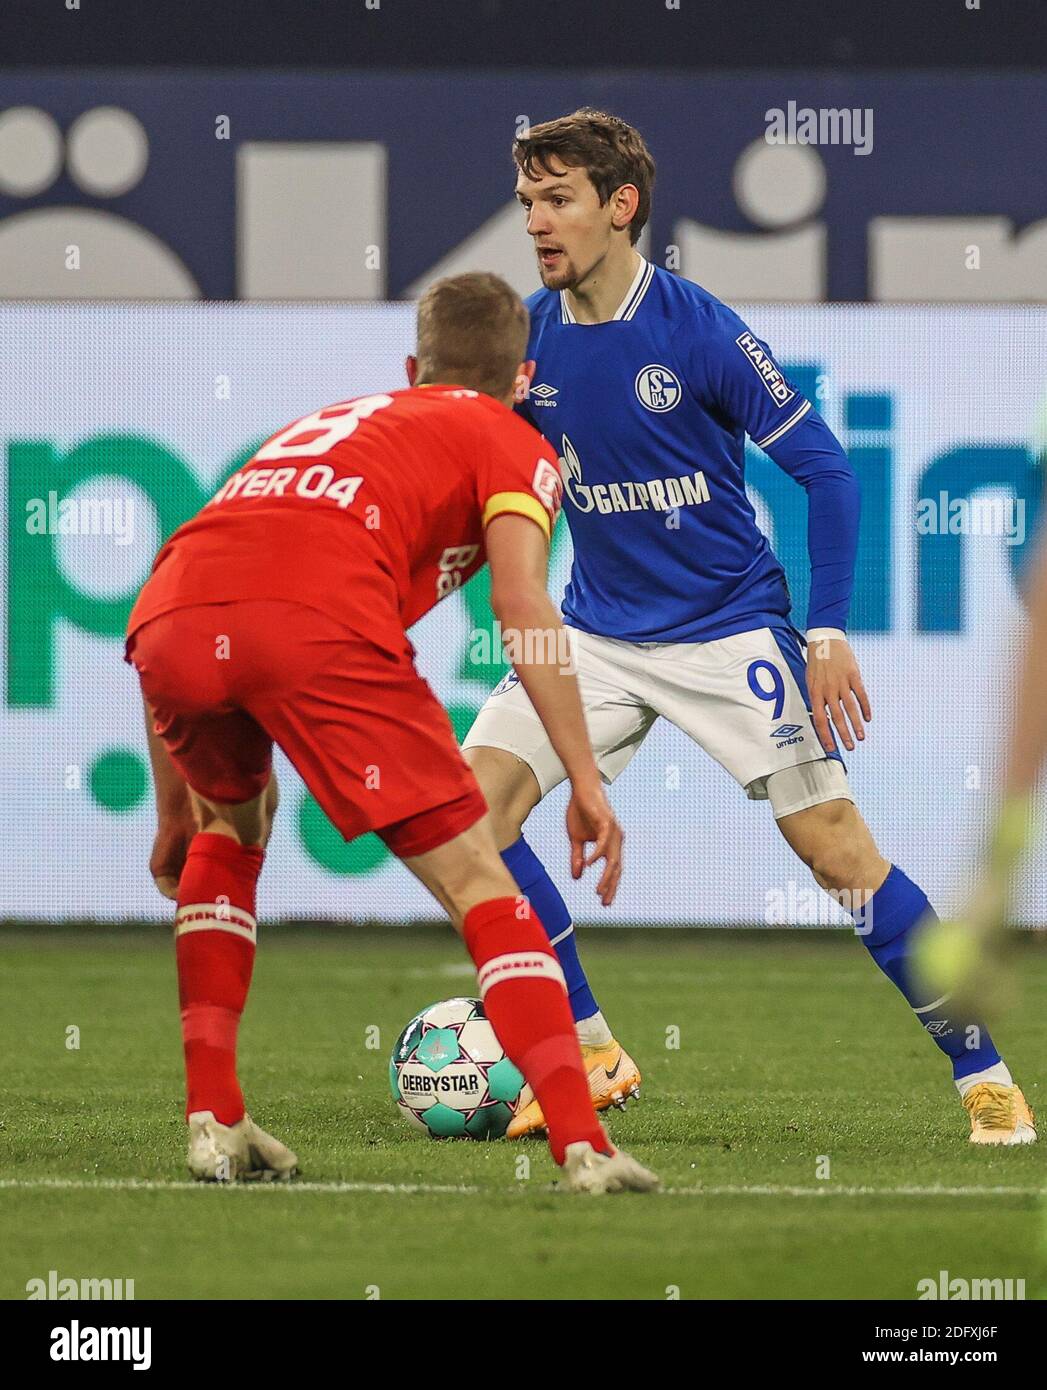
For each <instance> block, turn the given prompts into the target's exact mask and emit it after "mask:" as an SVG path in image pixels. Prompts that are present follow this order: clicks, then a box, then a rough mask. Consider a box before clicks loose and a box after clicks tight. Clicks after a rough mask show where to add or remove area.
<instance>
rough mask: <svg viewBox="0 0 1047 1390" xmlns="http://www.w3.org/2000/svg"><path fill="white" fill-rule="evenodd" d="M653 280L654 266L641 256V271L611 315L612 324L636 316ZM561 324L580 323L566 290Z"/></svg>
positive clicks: (563, 293) (561, 311) (639, 270)
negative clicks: (573, 311) (617, 320)
mask: <svg viewBox="0 0 1047 1390" xmlns="http://www.w3.org/2000/svg"><path fill="white" fill-rule="evenodd" d="M653 279H654V266H653V264H652V263H651V262H650V261H648V260H645V259H644V258H643V256H641V257H640V266H639V269H638V270H637V272H636V274H635V275H634V276H633V282H632V284H631V285H630V286H629V288H628V289H627V290H626V292H625V298H624V299H623V300H622V302H621V304H619V305H618V308H617V309H615V311H614V313H613V314H612V315H611V322H613V321H614V320H615V319H631V318H632V317H633V316H634V315H635V313H636V311H637V309H638V308H639V307H640V301H641V300H642V299H643V297H644V295H645V294H646V293H647V291H648V289H650V286H651V281H652V280H653ZM560 322H561V323H577V322H578V320H577V319H576V318H575V316H574V314H573V313H572V312H571V306H570V304H568V302H567V291H566V290H561V291H560ZM595 326H596V325H595V324H585V325H584V327H586V328H590V327H595Z"/></svg>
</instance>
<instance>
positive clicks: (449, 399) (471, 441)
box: [127, 386, 562, 652]
mask: <svg viewBox="0 0 1047 1390" xmlns="http://www.w3.org/2000/svg"><path fill="white" fill-rule="evenodd" d="M561 493H562V485H561V479H560V469H559V464H558V460H557V457H556V454H555V453H554V452H553V450H552V448H551V446H550V445H549V444H548V443H546V441H545V440H544V439H543V438H542V437H541V435H540V434H539V433H538V432H537V430H535V429H533V428H532V427H531V426H530V425H529V424H527V422H526V421H524V420H522V419H521V418H520V417H519V416H518V415H516V414H514V413H513V411H511V410H509V409H508V408H507V407H506V406H504V405H501V404H499V402H498V401H496V400H494V399H493V398H492V397H490V396H485V395H482V394H480V393H479V392H476V391H470V390H466V389H465V388H463V387H450V386H421V387H417V388H414V389H411V390H405V391H392V392H390V393H389V394H388V395H377V396H361V397H359V398H358V399H356V400H351V401H340V402H339V403H338V404H336V405H329V406H325V407H324V408H323V409H322V410H318V411H316V412H315V413H314V414H312V415H309V416H306V417H305V418H304V419H301V420H297V421H295V423H294V424H293V425H289V426H288V427H287V429H284V430H281V431H280V433H279V434H275V435H273V437H272V438H271V439H269V440H267V442H266V443H265V444H263V445H262V447H261V448H260V449H259V450H258V452H257V453H256V454H255V455H254V457H253V458H252V459H251V460H250V461H249V462H248V463H247V464H245V465H244V466H243V467H242V468H240V469H239V470H238V471H237V472H236V473H234V474H233V476H232V477H231V478H229V479H228V480H227V481H226V482H225V483H224V484H223V485H222V486H221V487H220V488H219V490H218V491H217V492H216V493H215V495H214V497H212V498H211V500H210V502H208V503H207V505H206V506H205V507H203V509H202V510H201V511H200V512H198V513H197V515H196V516H195V517H193V518H192V520H191V521H188V522H186V523H185V525H184V526H182V527H180V528H179V529H178V530H177V531H176V532H175V533H174V535H173V536H172V537H171V539H170V540H169V541H168V542H167V543H166V545H164V547H163V548H162V550H161V551H160V553H159V555H158V556H157V557H156V561H155V563H154V565H153V570H152V574H151V575H150V577H149V579H148V580H147V581H146V584H145V587H144V588H143V589H142V592H141V594H140V595H139V596H138V601H137V602H136V604H135V606H134V609H133V610H132V613H131V617H130V620H129V622H128V629H127V630H128V633H129V634H130V633H131V632H133V631H134V630H135V628H137V627H140V626H141V625H142V624H143V623H146V622H149V621H150V619H152V618H155V617H159V616H160V615H161V614H162V613H166V612H169V611H171V610H172V609H175V608H184V607H188V606H190V605H192V604H198V603H221V602H228V601H231V600H235V599H267V598H272V599H277V598H279V599H291V600H295V601H297V602H299V603H304V604H307V605H308V606H309V607H311V608H318V609H320V610H321V611H322V612H324V613H328V614H330V616H331V617H333V618H336V619H337V620H338V621H340V622H342V623H344V624H345V625H346V626H347V627H350V628H353V629H354V630H355V631H357V632H360V633H363V634H365V635H366V636H368V637H370V638H371V639H372V640H373V641H374V642H376V643H377V644H378V645H379V646H381V647H383V648H385V649H386V650H388V651H391V652H399V651H401V650H402V649H403V645H404V629H405V628H408V627H410V626H411V624H412V623H414V622H416V621H417V620H418V619H419V618H420V617H422V615H423V614H424V613H427V612H428V611H429V609H430V608H432V607H433V605H434V604H436V603H438V602H439V601H440V599H442V598H445V597H446V596H447V594H449V593H452V592H453V591H454V590H455V589H458V588H460V587H461V585H462V584H464V583H465V581H466V580H467V579H468V578H469V577H470V576H471V575H473V574H475V572H476V571H477V570H478V569H479V568H480V567H481V565H483V563H484V560H485V553H484V528H485V527H486V526H487V524H488V523H489V522H490V521H491V520H492V519H493V518H494V517H496V516H501V515H502V514H503V513H505V512H514V513H516V514H517V515H520V516H525V517H529V518H530V520H532V521H533V522H534V523H535V524H536V525H537V526H539V527H540V528H541V529H542V531H543V532H544V533H545V535H546V536H547V537H548V536H550V535H551V533H552V527H553V525H554V523H555V521H556V518H557V515H558V513H559V509H560V500H561Z"/></svg>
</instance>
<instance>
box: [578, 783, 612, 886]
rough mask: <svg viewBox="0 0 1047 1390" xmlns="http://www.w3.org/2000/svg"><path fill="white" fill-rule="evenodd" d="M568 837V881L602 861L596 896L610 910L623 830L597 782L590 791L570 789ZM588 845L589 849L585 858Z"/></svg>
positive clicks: (585, 788)
mask: <svg viewBox="0 0 1047 1390" xmlns="http://www.w3.org/2000/svg"><path fill="white" fill-rule="evenodd" d="M567 834H568V836H569V837H570V841H571V877H572V878H581V876H582V873H583V872H584V870H585V869H587V868H589V866H590V865H592V864H595V863H596V861H597V860H598V859H602V860H603V861H604V870H603V873H602V874H601V875H600V882H599V883H598V884H597V885H596V894H597V897H598V898H599V899H600V901H601V902H602V903H603V905H604V907H610V906H611V904H612V903H613V902H614V895H615V893H617V891H618V880H619V879H620V878H621V876H622V827H621V826H620V825H619V824H618V822H617V820H615V816H614V812H613V811H612V810H611V807H610V803H609V802H608V800H607V797H606V796H605V795H604V791H603V787H601V786H600V784H599V782H597V783H596V784H595V785H594V786H592V787H578V786H576V787H574V788H572V791H571V800H570V802H569V803H568V806H567ZM589 843H591V845H592V849H591V850H590V851H589V853H588V854H587V853H586V845H587V844H589Z"/></svg>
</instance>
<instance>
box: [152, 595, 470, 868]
mask: <svg viewBox="0 0 1047 1390" xmlns="http://www.w3.org/2000/svg"><path fill="white" fill-rule="evenodd" d="M127 658H128V660H130V661H131V662H132V663H133V664H134V666H135V669H136V670H137V671H138V675H139V678H140V680H141V683H142V692H143V694H144V695H145V697H146V699H147V700H148V701H149V703H150V705H151V706H152V708H153V711H154V713H155V715H156V729H157V733H158V734H159V735H160V736H161V738H162V739H163V741H164V744H165V745H166V747H167V750H168V752H169V753H170V755H171V759H172V761H173V762H174V764H175V766H176V767H177V768H178V770H179V772H180V773H181V774H182V776H183V777H184V778H185V780H186V781H187V782H188V783H189V785H190V786H191V787H192V788H193V789H194V791H196V792H198V793H199V794H200V795H201V796H203V797H205V798H206V799H207V800H208V801H217V802H223V803H237V802H242V801H250V800H252V798H254V797H256V796H258V795H259V794H260V793H261V792H262V791H263V790H264V789H265V786H266V784H267V783H268V781H269V774H270V769H271V766H272V750H273V744H274V743H277V744H279V746H280V747H281V748H282V749H283V751H284V752H285V753H286V754H287V756H288V758H289V759H290V760H291V762H292V763H293V764H294V766H295V767H296V768H297V770H298V772H299V774H300V775H301V777H302V780H303V781H304V782H305V784H306V786H307V787H308V788H309V790H310V791H311V792H312V794H313V796H315V798H316V800H317V801H318V802H319V804H320V805H321V806H322V807H323V809H324V811H325V812H326V813H327V816H328V818H329V820H330V821H331V822H332V824H333V825H335V826H336V827H337V828H338V830H339V831H340V832H341V834H342V836H343V837H344V838H345V839H346V840H352V839H355V838H356V836H357V835H362V834H363V833H364V832H365V831H367V830H374V831H376V832H377V833H378V834H379V835H380V836H381V838H382V839H383V840H384V841H385V843H386V844H387V845H388V846H389V848H390V849H391V850H392V851H393V853H394V854H397V855H399V856H400V858H406V857H409V856H411V855H415V854H424V853H425V852H426V851H427V850H430V849H435V848H436V847H437V846H438V845H442V844H445V843H446V842H447V841H448V840H451V839H453V838H454V836H455V835H459V834H461V832H462V831H463V830H467V829H468V828H469V826H471V825H474V824H475V823H476V821H478V820H479V819H480V817H481V816H483V815H484V814H485V812H486V810H487V803H486V802H485V801H484V798H483V793H482V792H481V791H480V788H479V786H478V784H477V782H476V779H475V777H474V776H473V774H472V772H471V770H470V769H469V767H468V765H467V764H466V762H465V760H464V758H463V757H462V755H461V753H460V752H459V751H458V744H457V741H456V740H455V736H454V731H453V730H452V728H451V721H450V720H449V719H448V717H447V713H446V711H445V710H444V708H443V706H442V705H441V704H440V702H439V701H438V700H437V698H436V696H435V695H434V694H433V692H432V690H431V689H430V688H429V686H428V685H427V684H426V682H425V681H424V680H422V678H421V676H419V675H418V673H417V671H416V670H415V669H414V662H413V653H412V649H411V646H410V643H409V642H408V641H407V638H406V637H405V638H404V647H403V651H402V652H401V653H400V654H399V655H398V656H391V655H390V654H389V653H387V652H385V651H382V650H381V648H379V647H376V646H374V645H373V643H371V642H370V641H368V640H367V638H366V637H362V636H360V635H359V634H358V633H356V632H353V631H352V630H351V629H350V628H347V627H343V626H342V624H341V623H339V622H336V621H335V619H333V618H330V617H328V616H327V614H325V613H321V612H319V611H318V610H317V609H315V608H306V607H305V606H303V605H302V604H299V603H291V602H287V601H284V600H280V599H251V600H247V599H243V600H237V601H236V602H232V603H208V604H199V605H196V606H194V607H191V608H178V609H175V611H174V612H171V613H165V614H163V615H162V616H161V617H159V618H153V619H152V620H151V621H150V622H147V623H145V624H144V625H143V626H142V627H140V628H137V629H136V630H135V631H134V632H133V633H132V634H131V636H130V637H129V638H128V641H127Z"/></svg>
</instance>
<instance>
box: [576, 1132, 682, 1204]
mask: <svg viewBox="0 0 1047 1390" xmlns="http://www.w3.org/2000/svg"><path fill="white" fill-rule="evenodd" d="M563 1175H564V1186H565V1187H566V1188H567V1190H568V1192H592V1193H601V1192H654V1191H655V1190H656V1189H657V1188H658V1187H660V1186H661V1184H660V1182H659V1180H658V1178H657V1177H656V1176H655V1174H654V1173H652V1172H650V1171H649V1170H648V1169H646V1168H644V1167H642V1166H641V1165H640V1164H639V1163H637V1161H636V1159H635V1158H630V1157H629V1155H628V1154H626V1153H622V1151H621V1149H615V1150H614V1152H613V1153H611V1154H602V1153H598V1152H597V1151H596V1149H594V1148H593V1146H592V1144H588V1143H586V1142H585V1140H579V1141H578V1142H577V1143H575V1144H568V1145H567V1148H566V1149H565V1151H564V1160H563Z"/></svg>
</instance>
